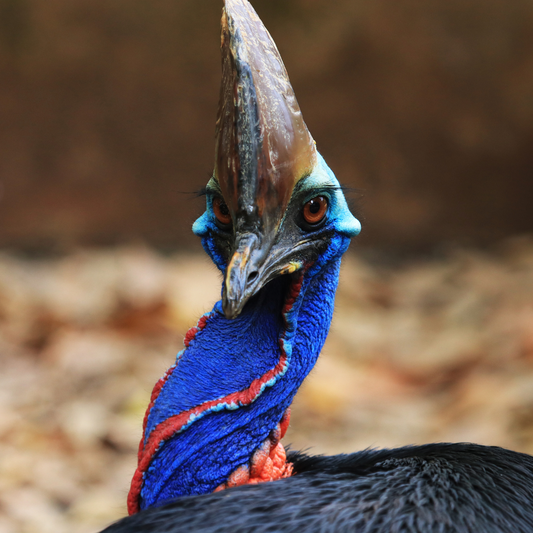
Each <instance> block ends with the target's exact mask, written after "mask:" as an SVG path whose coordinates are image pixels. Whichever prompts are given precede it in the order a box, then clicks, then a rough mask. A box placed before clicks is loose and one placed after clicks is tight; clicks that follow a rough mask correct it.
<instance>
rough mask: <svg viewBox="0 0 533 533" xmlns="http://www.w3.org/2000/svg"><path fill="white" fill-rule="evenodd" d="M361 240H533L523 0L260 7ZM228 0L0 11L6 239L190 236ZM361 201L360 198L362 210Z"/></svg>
mask: <svg viewBox="0 0 533 533" xmlns="http://www.w3.org/2000/svg"><path fill="white" fill-rule="evenodd" d="M254 5H255V7H256V8H257V10H258V12H259V14H260V15H261V16H262V17H263V19H264V21H265V23H266V24H267V26H268V27H269V29H270V30H271V32H272V34H273V36H274V38H275V39H276V41H277V42H278V45H279V47H280V49H281V52H282V55H283V57H284V58H285V61H286V64H287V67H288V70H289V73H290V74H291V79H292V81H293V84H294V86H295V89H296V93H297V95H298V98H299V101H300V104H301V107H302V109H303V112H304V116H305V117H306V120H307V122H308V125H309V127H310V129H311V131H312V132H313V135H314V137H315V138H316V140H317V142H318V145H319V148H320V149H321V151H322V152H323V153H324V155H325V156H326V158H327V160H328V162H329V163H330V164H331V166H332V168H333V169H334V171H335V172H336V173H337V175H338V176H339V178H340V180H341V181H342V182H344V183H346V184H347V185H349V186H351V187H355V188H356V189H357V190H358V191H360V192H358V193H356V195H355V196H356V197H357V198H358V197H360V196H361V195H363V196H364V198H363V207H362V213H363V215H364V217H365V224H364V232H363V235H362V237H361V241H360V242H361V243H362V244H367V245H389V246H397V247H399V248H403V249H412V248H424V247H430V246H432V245H434V244H435V243H438V242H442V241H462V242H472V241H474V242H480V243H481V242H487V241H490V240H492V239H493V238H494V237H498V236H503V235H508V234H512V233H516V232H524V231H531V230H533V214H532V210H531V201H530V200H531V197H532V195H533V180H531V175H532V172H533V151H532V150H531V146H532V145H533V4H531V2H530V1H529V0H511V1H509V0H472V1H471V2H467V3H465V2H462V1H459V0H451V1H450V0H446V1H444V0H440V1H436V2H426V1H423V0H395V1H394V2H393V1H391V0H360V1H358V2H353V1H352V0H339V1H338V2H335V3H334V4H331V2H326V1H325V0H305V1H304V0H290V1H289V0H285V1H272V0H256V1H255V2H254ZM220 8H221V3H220V1H219V0H203V1H198V0H156V1H154V2H146V1H144V0H116V1H113V2H106V1H104V0H77V1H76V2H72V1H70V0H47V1H46V2H43V1H40V0H0V34H1V37H0V116H1V120H0V194H1V203H0V245H4V246H12V247H15V248H17V247H18V248H26V249H28V248H35V249H40V250H44V251H46V250H49V251H50V250H54V249H65V248H70V247H72V246H73V245H77V244H80V243H81V244H84V243H85V244H87V243H99V244H106V243H116V242H124V241H131V240H132V239H133V240H136V239H145V240H147V241H149V242H151V243H153V244H155V245H158V246H164V247H170V248H176V247H179V246H183V245H189V244H190V243H191V242H192V240H191V239H192V237H191V236H190V231H189V227H190V223H191V222H192V221H193V220H194V217H195V216H196V215H198V214H199V213H200V212H201V209H202V206H201V201H198V202H196V203H195V202H191V201H190V196H189V195H188V194H184V193H190V192H193V191H195V190H198V189H199V188H200V187H202V186H203V185H204V184H205V182H206V180H207V177H208V175H209V173H210V172H211V170H212V161H213V153H214V143H213V131H214V121H215V116H216V108H217V98H218V85H219V77H220V59H219V51H218V48H219V28H218V25H219V17H220ZM359 203H360V202H359Z"/></svg>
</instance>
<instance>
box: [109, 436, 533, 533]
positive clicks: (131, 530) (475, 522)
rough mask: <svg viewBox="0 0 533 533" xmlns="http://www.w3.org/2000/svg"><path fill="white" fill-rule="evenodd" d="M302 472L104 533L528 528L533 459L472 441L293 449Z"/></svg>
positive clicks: (148, 514)
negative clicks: (324, 452) (316, 452)
mask: <svg viewBox="0 0 533 533" xmlns="http://www.w3.org/2000/svg"><path fill="white" fill-rule="evenodd" d="M289 460H291V461H292V462H293V463H294V467H295V471H296V475H295V476H293V477H291V478H288V479H284V480H281V481H275V482H272V483H265V484H261V485H248V486H244V487H239V488H235V489H229V490H226V491H223V492H219V493H215V494H209V495H204V496H195V497H191V498H183V499H180V500H177V501H175V502H173V503H170V504H168V505H166V506H164V507H161V508H157V509H150V510H147V511H144V512H141V513H139V514H137V515H134V516H132V517H129V518H125V519H123V520H121V521H119V522H118V523H116V524H114V525H112V526H110V527H109V528H107V529H106V530H104V531H105V533H126V532H127V533H141V532H142V533H185V532H201V533H219V532H220V533H221V532H225V531H230V532H232V533H245V532H252V531H253V532H256V533H267V532H280V533H289V532H291V533H292V532H294V533H296V532H317V533H318V532H321V533H327V532H335V533H342V532H346V533H348V532H356V533H404V532H405V533H531V532H532V531H533V458H532V457H531V456H529V455H525V454H521V453H517V452H512V451H509V450H505V449H502V448H494V447H487V446H478V445H474V444H429V445H425V446H413V447H405V448H398V449H394V450H365V451H362V452H358V453H354V454H351V455H338V456H334V457H321V456H318V457H310V456H307V455H304V454H300V453H292V454H290V456H289Z"/></svg>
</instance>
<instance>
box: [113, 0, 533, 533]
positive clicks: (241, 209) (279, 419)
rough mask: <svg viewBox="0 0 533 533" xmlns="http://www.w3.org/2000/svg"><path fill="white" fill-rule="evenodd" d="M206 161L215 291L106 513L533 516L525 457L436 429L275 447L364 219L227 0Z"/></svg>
mask: <svg viewBox="0 0 533 533" xmlns="http://www.w3.org/2000/svg"><path fill="white" fill-rule="evenodd" d="M222 55H223V80H222V88H221V94H220V107H219V113H218V120H217V127H216V157H215V171H214V174H213V177H212V179H211V180H210V181H209V183H208V184H207V188H206V197H207V209H206V211H205V213H204V215H203V216H202V217H201V218H200V219H199V220H197V221H196V223H195V224H194V227H193V231H194V233H196V234H197V235H199V236H200V237H201V238H202V244H203V247H204V249H205V251H206V252H207V253H208V254H209V256H210V257H211V259H212V260H213V261H214V263H215V264H216V265H217V267H218V268H219V269H220V271H221V272H222V273H223V277H224V282H223V288H222V301H221V302H218V303H217V304H216V305H215V307H214V309H213V310H212V311H211V312H210V313H208V314H207V315H205V316H203V317H202V318H201V319H200V321H199V322H198V326H197V327H196V328H193V329H192V330H191V331H189V333H188V334H187V336H186V338H185V349H184V350H183V351H182V352H181V353H180V354H179V355H178V357H177V361H176V363H175V364H174V365H173V366H172V367H171V368H170V369H169V370H168V372H167V373H166V374H165V376H163V378H161V380H160V381H159V382H158V383H157V384H156V386H155V388H154V391H153V393H152V397H151V401H150V405H149V406H148V410H147V413H146V417H145V420H144V430H143V437H142V440H141V444H140V449H139V462H138V468H137V470H136V472H135V475H134V477H133V481H132V484H131V490H130V493H129V496H128V508H129V513H130V515H131V516H130V517H128V518H125V519H123V520H122V521H120V522H118V523H116V524H115V525H113V526H111V527H109V528H108V529H106V530H105V531H106V532H107V533H119V532H128V533H133V532H160V533H162V532H168V533H171V532H174V533H177V532H188V531H206V532H207V531H209V532H214V531H232V532H238V531H242V532H244V531H257V532H261V531H283V532H285V531H294V532H297V531H298V532H299V531H323V532H326V531H356V532H365V533H378V532H380V533H384V532H387V533H388V532H420V533H431V532H435V533H437V532H439V533H444V532H459V533H466V532H469V533H483V532H485V533H489V532H494V533H496V532H498V533H526V532H529V533H531V532H533V458H532V457H530V456H527V455H523V454H519V453H516V452H511V451H507V450H504V449H501V448H491V447H484V446H477V445H472V444H432V445H425V446H413V447H406V448H400V449H395V450H366V451H363V452H357V453H354V454H352V455H341V456H335V457H310V456H306V455H305V454H301V453H289V454H288V455H286V453H285V449H284V447H283V445H282V444H281V443H280V441H281V439H282V437H283V435H284V433H285V431H286V429H287V426H288V423H289V417H290V406H291V402H292V400H293V398H294V395H295V394H296V392H297V391H298V388H299V387H300V385H301V383H302V381H303V380H304V379H305V377H306V376H307V374H308V373H309V372H310V370H311V369H312V368H313V366H314V365H315V362H316V360H317V358H318V356H319V353H320V350H321V348H322V346H323V344H324V341H325V339H326V336H327V334H328V329H329V326H330V322H331V318H332V314H333V305H334V298H335V291H336V288H337V281H338V276H339V266H340V262H341V258H342V255H343V254H344V253H345V252H346V250H347V248H348V245H349V243H350V240H351V238H352V237H354V236H355V235H357V234H358V233H359V231H360V223H359V221H358V220H357V219H356V218H355V217H354V216H353V215H352V214H351V213H350V211H349V209H348V206H347V203H346V200H345V197H344V194H343V191H342V188H341V186H340V185H339V182H338V181H337V179H336V178H335V176H334V175H333V173H332V171H331V170H330V169H329V168H328V166H327V165H326V162H325V161H324V159H323V158H322V157H321V155H320V154H319V153H318V151H317V149H316V145H315V142H314V140H313V138H312V137H311V135H310V133H309V131H308V129H307V126H306V125H305V123H304V121H303V119H302V115H301V112H300V109H299V107H298V103H297V101H296V98H295V96H294V93H293V90H292V87H291V85H290V82H289V78H288V76H287V73H286V71H285V67H284V65H283V62H282V60H281V57H280V55H279V53H278V50H277V48H276V46H275V44H274V42H273V41H272V39H271V37H270V35H269V33H268V32H267V30H266V29H265V27H264V26H263V24H262V23H261V21H260V19H259V18H258V16H257V14H256V13H255V11H254V10H253V8H252V7H251V6H250V4H249V3H248V1H247V0H225V7H224V11H223V18H222Z"/></svg>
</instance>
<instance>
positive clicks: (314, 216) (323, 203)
mask: <svg viewBox="0 0 533 533" xmlns="http://www.w3.org/2000/svg"><path fill="white" fill-rule="evenodd" d="M327 212H328V201H327V199H326V198H325V197H324V196H317V197H316V198H313V199H312V200H310V201H309V202H307V203H306V204H305V206H304V209H303V218H304V220H305V222H306V223H307V224H310V225H311V226H316V225H318V224H320V222H322V221H323V220H324V218H325V217H326V213H327Z"/></svg>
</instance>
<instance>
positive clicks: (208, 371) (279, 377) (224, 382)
mask: <svg viewBox="0 0 533 533" xmlns="http://www.w3.org/2000/svg"><path fill="white" fill-rule="evenodd" d="M347 241H348V240H347V239H346V244H345V246H341V247H340V248H341V250H339V248H337V254H335V257H329V261H327V262H326V261H325V258H323V259H324V262H323V264H321V265H319V264H315V265H313V267H311V268H310V269H309V271H308V272H307V273H306V274H305V275H303V276H302V277H301V278H300V279H299V282H298V281H297V280H295V279H292V280H291V279H290V278H288V277H283V278H280V279H277V280H275V281H273V282H272V283H270V284H269V285H268V286H267V287H265V288H264V289H263V290H262V291H261V292H260V294H259V295H257V296H256V297H255V298H254V299H253V300H251V301H250V302H249V303H248V304H247V306H246V308H245V310H244V311H243V313H242V314H241V315H240V316H239V317H238V318H237V319H235V320H227V319H226V318H225V317H224V315H223V313H222V309H221V305H220V302H219V303H217V304H216V305H215V308H214V309H213V311H212V312H211V313H209V314H208V315H206V316H205V317H203V318H202V319H201V320H200V322H199V326H200V327H199V330H198V331H197V332H196V334H195V335H194V336H193V335H189V337H188V341H190V342H188V347H187V348H186V349H185V350H184V351H183V352H181V353H180V354H179V355H178V359H177V362H176V365H175V366H174V367H172V368H171V369H170V370H169V372H168V373H167V375H166V376H165V377H164V378H162V380H161V381H160V383H159V384H158V385H156V389H155V390H154V395H153V397H152V403H151V404H150V407H149V409H148V412H147V418H146V421H145V433H144V437H143V441H142V442H141V451H140V454H139V461H140V466H139V469H138V472H137V473H136V478H135V477H134V482H133V483H132V492H131V493H130V498H131V497H132V493H134V492H135V491H134V489H133V487H134V485H135V483H137V485H138V490H137V492H139V491H140V494H137V495H135V494H133V499H137V502H138V505H139V506H140V508H141V509H145V508H148V507H152V506H157V505H161V504H162V503H163V502H165V501H167V500H170V499H173V498H177V497H180V496H184V495H192V494H205V493H210V492H213V491H214V490H215V489H216V488H217V487H218V486H219V485H221V484H223V483H225V482H226V481H227V479H228V477H229V475H230V474H231V473H232V472H234V471H235V470H236V469H237V468H238V467H239V466H241V465H243V464H247V463H248V462H249V460H250V458H251V456H252V455H253V453H254V452H255V451H256V450H257V449H258V447H259V446H260V445H261V444H262V443H263V442H264V441H265V439H266V438H267V437H268V435H269V433H270V432H271V431H272V429H273V428H275V427H276V426H277V424H278V423H279V422H280V420H281V418H282V416H283V414H284V413H285V411H286V410H287V408H288V407H289V406H290V404H291V403H292V400H293V397H294V395H295V394H296V391H297V390H298V388H299V387H300V385H301V383H302V381H303V379H304V378H305V377H306V376H307V374H308V373H309V371H310V370H311V369H312V368H313V366H314V365H315V362H316V360H317V357H318V355H319V353H320V350H321V349H322V346H323V344H324V341H325V340H326V336H327V333H328V330H329V326H330V322H331V318H332V314H333V304H334V298H335V291H336V288H337V282H338V274H339V267H340V256H341V255H342V252H344V250H345V248H346V247H347ZM339 251H341V253H338V252H339ZM193 333H194V331H193ZM186 343H187V342H186ZM136 479H137V481H135V480H136Z"/></svg>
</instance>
